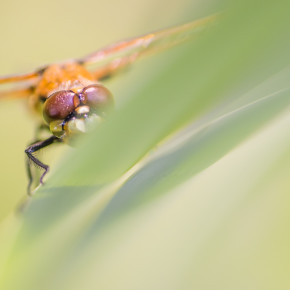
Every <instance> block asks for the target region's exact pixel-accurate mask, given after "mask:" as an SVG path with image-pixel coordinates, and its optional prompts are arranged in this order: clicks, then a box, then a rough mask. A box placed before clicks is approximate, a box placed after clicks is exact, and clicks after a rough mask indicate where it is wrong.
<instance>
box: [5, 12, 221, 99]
mask: <svg viewBox="0 0 290 290" xmlns="http://www.w3.org/2000/svg"><path fill="white" fill-rule="evenodd" d="M218 17H219V15H218V14H215V15H212V16H209V17H206V18H202V19H200V20H197V21H194V22H191V23H187V24H184V25H181V26H178V27H174V28H169V29H166V30H161V31H158V32H155V33H150V34H147V35H144V36H140V37H136V38H132V39H129V40H125V41H120V42H117V43H116V44H113V45H110V46H107V47H105V48H103V49H100V50H98V51H96V52H94V53H92V54H89V55H88V56H85V57H84V58H81V59H75V60H67V61H64V62H61V63H59V64H65V63H68V62H77V63H79V64H82V65H91V64H95V65H96V67H97V69H96V70H95V72H94V76H95V78H96V80H102V79H104V78H106V77H110V76H112V75H114V74H115V73H117V72H119V71H120V70H121V69H123V68H126V67H127V66H128V65H130V64H131V63H132V62H134V61H135V60H137V59H139V58H140V57H143V56H145V55H148V54H152V53H156V52H159V51H162V50H164V49H167V48H169V47H172V46H175V45H177V44H180V43H182V42H184V41H186V40H189V39H192V38H194V37H195V36H198V35H199V33H201V32H202V31H204V30H205V29H207V28H209V27H211V26H212V25H213V24H215V23H216V21H217V19H218ZM48 66H49V65H47V66H43V67H41V68H38V69H36V70H34V71H31V72H28V73H24V74H15V75H9V76H2V77H0V85H1V84H6V83H16V82H23V81H28V83H29V84H26V87H24V88H21V89H11V90H8V91H2V92H0V98H2V97H14V98H25V97H27V96H29V94H30V93H31V91H33V87H34V85H35V84H36V83H37V80H38V79H39V77H40V76H41V75H42V73H43V72H44V71H45V70H46V68H47V67H48Z"/></svg>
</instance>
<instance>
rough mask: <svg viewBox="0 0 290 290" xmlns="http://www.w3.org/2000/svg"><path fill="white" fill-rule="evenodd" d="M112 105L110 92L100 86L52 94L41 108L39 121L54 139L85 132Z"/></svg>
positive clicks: (104, 114)
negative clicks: (40, 119) (46, 126)
mask: <svg viewBox="0 0 290 290" xmlns="http://www.w3.org/2000/svg"><path fill="white" fill-rule="evenodd" d="M113 105H114V101H113V96H112V94H111V92H110V91H109V90H108V89H107V88H105V87H104V86H102V85H100V84H92V85H89V86H86V87H84V88H74V89H71V90H61V91H57V92H54V93H52V94H51V95H50V96H49V97H48V98H47V99H46V101H45V103H44V106H43V118H44V120H45V122H46V123H47V124H48V126H49V128H50V131H51V133H52V134H54V135H55V136H56V137H58V138H68V137H71V136H72V135H75V134H78V133H84V132H86V129H87V125H88V124H89V123H91V121H92V120H100V119H103V118H104V117H105V116H106V115H107V114H108V112H109V111H110V110H111V109H112V107H113Z"/></svg>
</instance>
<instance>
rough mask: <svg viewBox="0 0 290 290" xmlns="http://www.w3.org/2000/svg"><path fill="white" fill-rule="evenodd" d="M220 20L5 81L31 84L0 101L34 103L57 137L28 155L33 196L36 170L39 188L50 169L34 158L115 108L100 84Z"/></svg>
mask: <svg viewBox="0 0 290 290" xmlns="http://www.w3.org/2000/svg"><path fill="white" fill-rule="evenodd" d="M217 18H218V15H212V16H209V17H206V18H203V19H200V20H197V21H194V22H191V23H187V24H185V25H182V26H179V27H173V28H170V29H166V30H161V31H158V32H156V33H150V34H147V35H144V36H140V37H135V38H132V39H129V40H125V41H120V42H117V43H116V44H113V45H109V46H107V47H105V48H103V49H100V50H98V51H96V52H94V53H92V54H90V55H88V56H85V57H84V58H81V59H75V60H70V61H66V62H63V63H60V64H52V65H48V66H44V67H42V68H41V69H38V70H35V71H32V72H29V73H26V74H18V75H12V76H4V77H0V84H2V83H11V82H14V83H15V82H23V81H27V82H29V84H28V85H27V86H24V87H23V88H21V89H16V90H12V91H6V92H1V91H0V97H9V96H11V97H14V98H15V97H16V98H25V97H30V104H31V105H32V107H33V108H34V109H35V110H36V111H37V112H39V113H41V114H42V115H43V119H44V121H45V123H46V125H45V128H49V129H50V131H51V133H52V134H53V135H52V136H51V137H49V138H48V139H45V140H43V141H36V142H34V143H32V144H31V145H30V146H28V147H27V149H26V150H25V153H26V154H27V156H28V162H27V172H28V177H29V184H28V193H31V190H30V188H31V184H32V180H33V176H32V171H31V164H35V165H37V166H38V167H39V168H42V169H43V170H44V172H43V174H42V175H41V178H40V184H42V183H43V177H44V176H45V175H46V173H47V172H48V169H49V166H48V165H46V164H44V163H42V162H41V161H40V160H39V159H37V158H36V157H35V155H34V152H36V151H38V150H40V149H42V148H44V147H46V146H49V145H51V144H53V143H56V142H63V141H66V140H67V139H69V137H71V136H72V135H76V134H78V133H80V132H85V131H86V127H87V124H88V123H89V122H90V121H91V120H92V119H98V120H99V119H102V118H103V117H104V116H106V114H107V113H108V111H109V110H110V108H111V107H112V106H113V103H114V102H113V97H112V94H111V93H110V91H109V90H108V89H106V88H105V87H104V86H103V85H101V84H100V83H99V82H100V81H102V80H104V79H107V78H108V77H112V76H114V75H116V73H117V72H119V71H121V70H122V69H125V68H127V67H128V66H129V65H130V64H132V63H133V62H135V61H136V60H137V59H139V58H141V57H142V56H146V55H148V54H152V53H156V52H160V51H162V50H164V49H167V48H169V47H172V46H175V45H177V44H180V43H182V42H184V41H186V40H190V39H192V38H195V37H197V36H198V35H199V34H200V33H202V32H203V30H207V29H208V28H209V27H211V26H212V24H215V23H216V20H217ZM91 64H97V65H98V68H97V69H95V70H94V71H92V72H91V71H89V70H87V69H86V68H85V66H87V65H91Z"/></svg>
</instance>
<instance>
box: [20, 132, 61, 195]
mask: <svg viewBox="0 0 290 290" xmlns="http://www.w3.org/2000/svg"><path fill="white" fill-rule="evenodd" d="M56 142H62V139H60V138H58V137H56V136H54V135H53V136H51V137H49V138H47V139H45V140H43V141H38V142H36V143H33V144H31V145H30V146H28V147H27V148H26V149H25V153H26V155H27V157H28V159H27V163H26V166H27V174H28V179H29V182H28V187H27V192H28V194H29V195H31V185H32V182H33V176H32V170H31V162H32V163H33V164H34V165H36V166H37V167H40V168H41V169H43V170H44V172H43V173H42V175H41V177H40V179H39V183H40V184H43V178H44V176H45V175H46V174H47V172H48V170H49V166H48V165H46V164H44V163H43V162H41V161H40V160H39V159H38V158H36V157H35V156H34V154H33V153H35V152H37V151H38V150H40V149H42V148H44V147H46V146H48V145H51V144H53V143H56Z"/></svg>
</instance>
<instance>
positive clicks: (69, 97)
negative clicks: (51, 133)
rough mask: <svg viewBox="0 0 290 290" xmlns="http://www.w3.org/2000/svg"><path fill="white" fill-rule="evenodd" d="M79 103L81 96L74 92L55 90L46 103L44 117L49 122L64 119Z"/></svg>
mask: <svg viewBox="0 0 290 290" xmlns="http://www.w3.org/2000/svg"><path fill="white" fill-rule="evenodd" d="M79 104H80V101H79V98H78V96H77V95H76V94H75V93H74V92H72V91H59V92H55V93H53V94H52V95H50V96H49V97H48V98H47V100H46V101H45V103H44V108H43V117H44V119H45V121H46V122H47V123H50V122H51V121H55V120H64V119H65V118H66V117H67V116H68V115H69V114H71V113H72V112H73V111H74V110H75V108H76V107H77V106H78V105H79Z"/></svg>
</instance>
